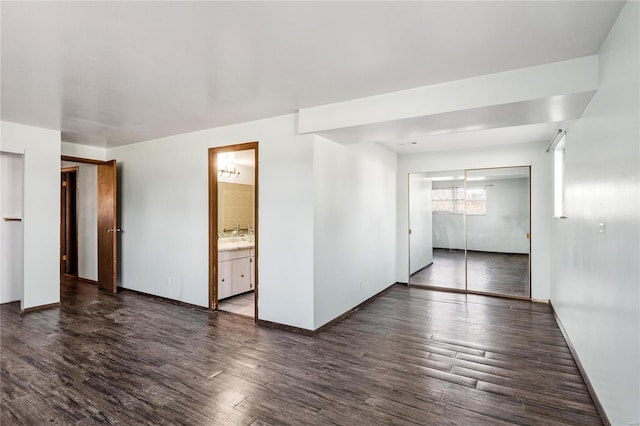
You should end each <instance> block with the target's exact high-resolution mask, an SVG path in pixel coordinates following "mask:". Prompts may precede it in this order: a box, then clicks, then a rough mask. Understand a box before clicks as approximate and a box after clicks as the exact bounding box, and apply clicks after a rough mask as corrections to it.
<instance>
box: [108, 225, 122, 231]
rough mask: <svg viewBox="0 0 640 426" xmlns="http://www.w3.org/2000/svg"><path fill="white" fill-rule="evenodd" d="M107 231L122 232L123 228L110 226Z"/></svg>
mask: <svg viewBox="0 0 640 426" xmlns="http://www.w3.org/2000/svg"><path fill="white" fill-rule="evenodd" d="M107 232H122V229H120V228H116V227H115V226H114V227H113V228H109V229H107Z"/></svg>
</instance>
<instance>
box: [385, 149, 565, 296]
mask: <svg viewBox="0 0 640 426" xmlns="http://www.w3.org/2000/svg"><path fill="white" fill-rule="evenodd" d="M547 145H548V141H542V142H540V143H535V144H524V145H504V146H496V147H489V148H483V149H478V150H469V149H466V150H459V151H436V152H427V153H423V154H410V155H399V156H398V182H397V185H398V216H397V218H398V226H397V242H396V245H397V247H398V251H397V257H396V281H398V282H405V283H406V282H407V279H408V271H409V263H408V250H407V238H408V236H407V229H408V224H407V205H408V197H407V175H408V174H409V173H418V172H437V171H443V170H462V169H465V168H487V167H505V166H527V165H530V166H531V209H532V210H531V280H532V288H531V294H532V297H533V298H534V299H538V300H546V299H549V279H550V266H549V263H550V257H549V250H550V238H551V236H550V227H551V214H552V209H551V197H550V195H549V194H550V192H549V191H550V189H551V163H550V162H549V156H548V154H546V153H545V150H546V148H547Z"/></svg>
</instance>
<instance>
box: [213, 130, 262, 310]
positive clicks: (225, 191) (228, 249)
mask: <svg viewBox="0 0 640 426" xmlns="http://www.w3.org/2000/svg"><path fill="white" fill-rule="evenodd" d="M258 235H259V233H258V142H249V143H244V144H238V145H229V146H223V147H217V148H210V149H209V308H211V309H214V310H220V311H224V312H230V313H233V314H236V315H241V316H244V317H250V318H253V320H254V321H255V322H257V320H258Z"/></svg>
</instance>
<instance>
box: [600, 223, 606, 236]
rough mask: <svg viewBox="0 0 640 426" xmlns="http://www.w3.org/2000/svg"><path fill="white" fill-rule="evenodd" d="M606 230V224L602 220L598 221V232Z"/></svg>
mask: <svg viewBox="0 0 640 426" xmlns="http://www.w3.org/2000/svg"><path fill="white" fill-rule="evenodd" d="M606 231H607V225H606V224H605V223H604V222H600V223H598V232H599V233H600V234H604V233H605V232H606Z"/></svg>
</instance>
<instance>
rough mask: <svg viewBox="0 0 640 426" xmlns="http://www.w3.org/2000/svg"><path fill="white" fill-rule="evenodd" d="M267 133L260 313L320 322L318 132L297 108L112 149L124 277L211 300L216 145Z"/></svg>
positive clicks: (166, 293) (136, 285)
mask: <svg viewBox="0 0 640 426" xmlns="http://www.w3.org/2000/svg"><path fill="white" fill-rule="evenodd" d="M253 141H258V142H259V170H258V181H259V201H258V215H259V224H258V225H259V229H258V232H259V235H258V250H259V260H258V280H259V281H258V288H259V298H258V307H259V318H260V319H262V320H267V321H273V322H277V323H281V324H286V325H291V326H295V327H301V328H306V329H312V328H313V136H299V135H297V128H296V116H295V115H287V116H281V117H276V118H271V119H265V120H258V121H253V122H248V123H242V124H238V125H233V126H226V127H220V128H215V129H208V130H203V131H199V132H192V133H186V134H181V135H176V136H171V137H166V138H162V139H157V140H153V141H147V142H141V143H137V144H132V145H126V146H121V147H116V148H111V149H108V150H107V157H108V158H115V159H117V161H118V163H119V164H120V167H119V169H118V173H119V175H120V176H119V180H120V181H121V182H122V186H121V188H120V191H121V194H120V199H121V205H120V211H121V218H120V227H121V229H122V231H123V232H122V234H121V245H120V246H121V253H120V259H121V261H120V270H121V274H120V275H121V276H120V277H119V284H120V285H122V286H123V287H125V288H130V289H134V290H139V291H142V292H145V293H150V294H155V295H158V296H163V297H168V298H171V299H174V300H179V301H183V302H187V303H192V304H195V305H200V306H208V296H209V264H208V262H209V242H208V240H209V219H208V217H209V192H208V190H209V188H208V187H209V184H208V149H209V148H210V147H217V146H225V145H234V144H239V143H245V142H253Z"/></svg>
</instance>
